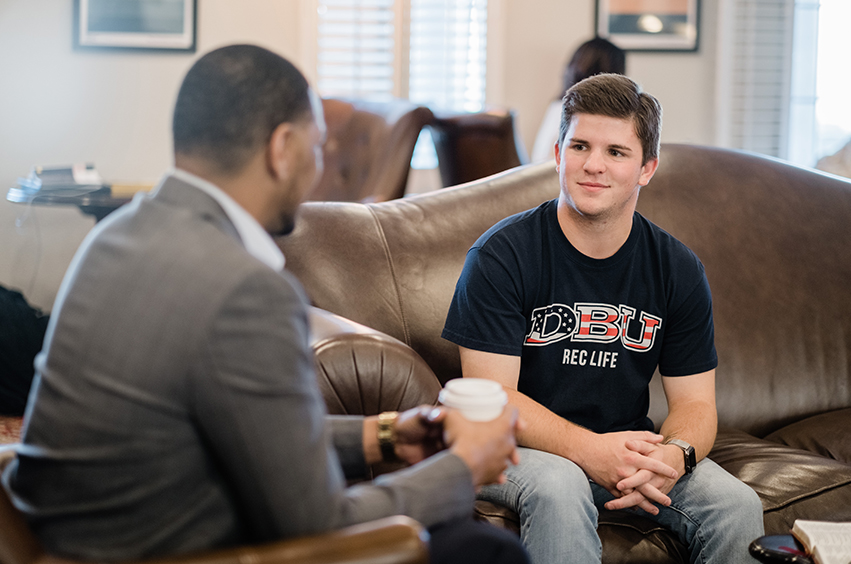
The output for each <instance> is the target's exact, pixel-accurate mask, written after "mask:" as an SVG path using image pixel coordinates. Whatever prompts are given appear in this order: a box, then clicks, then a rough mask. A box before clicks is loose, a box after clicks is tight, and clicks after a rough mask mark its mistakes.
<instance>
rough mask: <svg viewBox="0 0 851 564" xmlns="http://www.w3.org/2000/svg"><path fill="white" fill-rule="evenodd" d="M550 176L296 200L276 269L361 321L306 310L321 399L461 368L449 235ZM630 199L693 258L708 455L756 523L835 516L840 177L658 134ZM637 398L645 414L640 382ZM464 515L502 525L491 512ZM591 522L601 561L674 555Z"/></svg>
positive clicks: (400, 397) (777, 528) (847, 193)
mask: <svg viewBox="0 0 851 564" xmlns="http://www.w3.org/2000/svg"><path fill="white" fill-rule="evenodd" d="M558 190H559V188H558V180H557V177H556V173H555V171H554V168H553V165H552V163H544V164H540V165H532V166H526V167H520V168H517V169H513V170H511V171H508V172H505V173H503V174H500V175H498V176H494V177H490V178H487V179H483V180H480V181H477V182H473V183H470V184H466V185H463V186H460V187H456V188H450V189H447V190H440V191H437V192H433V193H429V194H424V195H420V196H415V197H411V198H405V199H401V200H395V201H392V202H385V203H381V204H369V205H364V204H348V203H308V204H305V205H304V206H303V207H302V210H301V212H300V216H299V220H298V225H297V228H296V231H295V232H294V233H293V234H292V235H291V236H289V237H286V238H282V239H280V240H279V244H280V246H281V247H282V249H283V250H284V252H285V254H286V256H287V265H288V268H290V269H291V270H292V271H293V272H294V273H295V274H296V275H297V276H298V277H299V278H300V279H301V281H302V283H303V284H304V286H305V288H306V290H307V293H308V295H309V296H310V298H311V300H312V302H313V303H314V305H315V306H317V307H318V308H322V309H324V310H327V311H330V312H333V313H335V314H338V315H340V316H343V317H345V318H347V319H349V320H354V321H356V322H358V323H360V324H363V325H365V326H367V327H368V328H367V327H363V326H359V325H354V324H352V323H350V322H349V321H346V320H345V319H340V318H337V317H334V316H331V315H328V314H327V313H323V312H322V311H318V310H317V311H316V312H314V314H315V317H316V318H318V319H319V320H318V321H317V322H315V323H314V331H315V335H314V338H315V343H314V346H315V349H316V351H317V357H316V358H317V366H318V367H319V373H320V382H321V385H322V388H323V392H324V393H325V397H326V401H327V402H328V404H329V406H330V407H331V410H332V411H336V412H350V413H376V412H378V411H380V410H383V409H395V408H405V407H409V406H411V405H416V404H417V403H419V402H421V401H424V400H426V401H435V399H436V395H437V389H438V387H439V384H440V383H443V382H446V381H447V380H449V379H451V378H457V377H459V376H460V375H461V373H460V365H459V359H458V353H457V349H456V347H455V345H452V344H451V343H449V342H447V341H444V340H442V339H441V338H440V332H441V329H442V327H443V322H444V318H445V315H446V312H447V309H448V306H449V302H450V299H451V296H452V293H453V290H454V287H455V283H456V281H457V278H458V275H459V273H460V271H461V267H462V264H463V261H464V256H465V253H466V251H467V249H468V248H469V247H470V246H471V245H472V243H473V242H474V241H475V240H476V239H477V238H478V236H479V235H480V234H481V233H483V232H484V231H485V230H486V229H487V228H488V227H490V226H491V225H493V224H494V223H496V222H497V221H498V220H499V219H502V218H503V217H506V216H508V215H510V214H513V213H515V212H519V211H521V210H525V209H528V208H531V207H533V206H535V205H537V204H539V203H540V202H542V201H544V200H546V199H550V198H554V197H556V196H557V195H558ZM638 207H639V211H640V212H641V213H643V214H644V215H645V216H646V217H648V218H649V219H650V220H652V221H654V222H655V223H657V224H658V225H660V226H661V227H663V228H664V229H666V230H668V231H669V232H671V233H672V234H673V235H675V236H676V237H678V238H679V239H680V240H682V241H683V242H684V243H686V244H687V245H688V246H689V247H690V248H691V249H693V250H694V251H695V252H696V253H697V255H698V256H699V257H700V258H701V260H702V261H703V263H704V265H705V267H706V272H707V276H708V278H709V283H710V286H711V288H712V293H713V299H714V312H715V326H716V346H717V349H718V355H719V366H718V370H717V401H718V414H719V426H720V431H719V434H718V439H717V441H716V444H715V448H714V449H713V451H712V453H711V454H710V457H711V458H712V459H713V460H715V461H716V462H718V463H719V464H720V465H721V466H723V467H724V468H726V469H727V470H728V471H730V472H731V473H732V474H734V475H735V476H737V477H738V478H740V479H741V480H743V481H744V482H745V483H747V484H749V485H750V486H751V487H752V488H753V489H754V490H755V491H756V492H757V493H758V494H759V496H760V498H761V499H762V502H763V506H764V510H765V513H764V516H765V525H766V530H767V532H768V533H783V532H786V531H788V529H789V528H790V527H791V525H792V523H793V522H794V520H795V519H797V518H809V519H823V520H844V521H851V182H848V181H845V180H841V179H839V178H836V177H831V176H828V175H823V174H821V173H817V172H814V171H811V170H808V169H803V168H797V167H794V166H790V165H787V164H784V163H783V162H781V161H778V160H775V159H771V158H764V157H760V156H757V155H753V154H747V153H742V152H736V151H729V150H722V149H716V148H709V147H697V146H687V145H664V146H663V148H662V152H661V164H660V167H659V170H658V172H657V173H656V176H655V177H654V179H653V181H652V182H651V183H650V185H649V186H647V187H646V188H645V189H644V190H643V193H642V195H641V196H640V198H639V205H638ZM341 383H345V386H348V387H344V386H343V384H341ZM412 390H413V391H412ZM409 391H412V392H411V393H408V392H409ZM385 394H387V397H385ZM651 396H652V397H651V416H652V417H653V419H654V421H656V422H657V423H658V422H660V421H661V420H662V419H663V418H664V415H665V413H664V412H665V402H664V397H663V394H662V391H661V386H660V385H659V383H658V378H657V379H656V380H655V381H654V384H653V389H652V393H651ZM376 398H379V399H376ZM478 512H479V514H480V516H481V517H483V518H488V519H490V520H492V521H495V522H501V523H502V524H503V525H505V526H509V527H515V528H516V526H517V522H516V519H517V518H516V516H515V515H512V514H510V513H509V512H508V511H506V510H504V509H503V508H499V507H496V506H492V505H490V506H488V505H483V504H480V506H479V507H478ZM599 534H600V536H601V538H602V539H603V559H604V562H607V563H614V562H630V563H632V562H658V563H661V562H686V561H687V557H686V552H685V548H684V547H683V546H682V545H681V544H680V543H679V542H678V541H676V539H674V538H673V536H672V535H670V534H669V533H668V532H667V531H664V530H660V529H659V528H658V527H656V526H655V525H654V524H653V523H652V522H650V521H648V520H646V519H643V518H642V517H641V516H639V515H637V514H626V513H611V512H606V511H603V512H602V513H601V515H600V527H599Z"/></svg>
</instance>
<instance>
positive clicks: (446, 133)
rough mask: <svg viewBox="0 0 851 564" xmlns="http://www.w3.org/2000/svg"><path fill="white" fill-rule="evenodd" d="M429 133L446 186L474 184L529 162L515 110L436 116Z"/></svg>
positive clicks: (441, 177)
mask: <svg viewBox="0 0 851 564" xmlns="http://www.w3.org/2000/svg"><path fill="white" fill-rule="evenodd" d="M429 129H430V130H431V136H432V139H433V140H434V148H435V151H436V152H437V163H438V168H439V169H440V179H441V180H442V181H443V185H444V186H456V185H458V184H463V183H464V182H471V181H473V180H478V179H480V178H484V177H486V176H491V175H492V174H496V173H498V172H502V171H504V170H508V169H510V168H514V167H516V166H520V165H522V164H526V163H527V162H529V158H528V157H527V155H526V149H525V147H524V145H523V141H522V140H521V139H520V135H519V132H518V131H517V128H516V127H515V125H514V112H513V111H512V110H508V109H505V108H491V109H489V110H486V111H482V112H472V113H454V114H437V115H435V117H434V121H432V122H431V123H430V124H429Z"/></svg>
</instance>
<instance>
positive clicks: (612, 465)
mask: <svg viewBox="0 0 851 564" xmlns="http://www.w3.org/2000/svg"><path fill="white" fill-rule="evenodd" d="M663 440H664V437H662V436H661V435H657V434H656V433H651V432H650V431H624V432H619V433H607V434H602V435H597V436H596V437H595V441H594V445H593V448H591V449H590V450H589V455H588V456H586V458H585V459H584V460H583V461H582V464H581V466H582V468H583V470H585V473H586V474H587V475H588V477H589V478H591V479H592V480H594V482H595V483H597V484H598V485H600V486H602V487H604V488H606V490H608V491H609V492H610V493H611V494H612V495H613V496H615V498H616V499H614V500H612V501H609V502H608V503H606V505H605V507H606V509H627V508H630V507H639V508H641V509H643V510H644V511H646V512H648V513H650V514H652V515H657V514H658V513H659V509H658V507H656V506H655V505H654V503H658V504H659V505H662V506H665V507H667V506H669V505H670V504H671V498H669V497H668V495H667V494H668V493H669V492H670V491H671V488H673V487H674V485H675V484H676V483H677V480H678V479H679V477H680V475H681V472H679V471H678V470H676V469H675V466H676V465H677V463H676V460H677V458H675V457H676V456H679V459H680V460H681V459H682V451H680V450H679V448H678V447H676V446H669V445H663V444H661V443H662V441H663ZM671 449H676V452H674V451H673V450H671Z"/></svg>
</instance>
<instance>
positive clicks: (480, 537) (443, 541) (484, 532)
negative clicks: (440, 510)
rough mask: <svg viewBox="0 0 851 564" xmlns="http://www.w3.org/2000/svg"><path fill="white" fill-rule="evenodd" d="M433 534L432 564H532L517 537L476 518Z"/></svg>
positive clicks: (458, 521)
mask: <svg viewBox="0 0 851 564" xmlns="http://www.w3.org/2000/svg"><path fill="white" fill-rule="evenodd" d="M429 534H430V535H431V541H430V543H429V553H430V554H429V563H430V564H529V557H528V556H527V555H526V551H525V550H523V546H521V544H520V541H519V540H518V538H517V537H516V536H515V535H514V533H511V532H509V531H506V530H505V529H500V528H499V527H494V526H493V525H491V524H489V523H481V522H479V521H474V520H473V518H472V517H470V518H467V519H456V520H454V521H448V522H446V523H441V524H439V525H435V526H434V527H431V528H430V529H429Z"/></svg>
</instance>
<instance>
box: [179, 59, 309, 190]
mask: <svg viewBox="0 0 851 564" xmlns="http://www.w3.org/2000/svg"><path fill="white" fill-rule="evenodd" d="M310 111H311V108H310V97H309V94H308V84H307V80H306V79H305V78H304V75H302V74H301V72H299V70H298V69H297V68H295V66H293V65H292V63H290V62H289V61H287V60H286V59H284V58H283V57H281V56H279V55H276V54H275V53H272V52H271V51H268V50H266V49H263V48H262V47H257V46H254V45H230V46H228V47H222V48H221V49H216V50H215V51H211V52H210V53H207V54H206V55H204V56H203V57H201V58H200V59H198V61H196V62H195V64H194V65H192V68H191V69H189V72H188V73H187V74H186V78H184V79H183V84H182V85H181V87H180V92H179V93H178V95H177V103H176V104H175V107H174V118H173V120H172V133H173V135H174V152H175V153H176V154H184V155H190V156H195V157H201V158H203V159H205V160H207V161H208V162H209V163H211V164H212V165H214V166H216V167H217V168H218V169H219V170H220V171H221V172H223V173H235V172H238V171H239V170H241V169H242V168H243V167H244V166H245V165H246V164H247V163H248V160H249V159H250V158H251V156H252V155H253V154H255V152H256V151H257V150H259V148H260V147H262V146H263V145H265V144H266V143H268V141H269V139H270V138H271V136H272V132H273V131H274V130H275V128H276V127H278V125H280V124H282V123H286V122H294V121H298V120H300V119H303V118H305V117H306V116H309V115H310V113H309V112H310Z"/></svg>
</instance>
